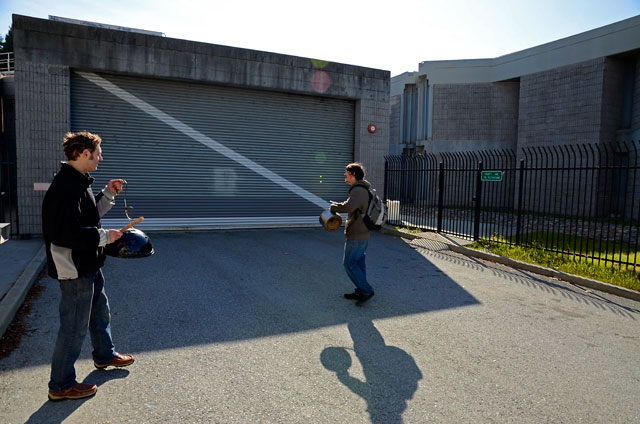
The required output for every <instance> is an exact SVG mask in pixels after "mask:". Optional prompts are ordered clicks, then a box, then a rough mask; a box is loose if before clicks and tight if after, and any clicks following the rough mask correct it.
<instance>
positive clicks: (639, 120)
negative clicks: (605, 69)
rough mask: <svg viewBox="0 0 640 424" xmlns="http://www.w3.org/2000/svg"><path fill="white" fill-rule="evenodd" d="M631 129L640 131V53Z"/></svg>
mask: <svg viewBox="0 0 640 424" xmlns="http://www.w3.org/2000/svg"><path fill="white" fill-rule="evenodd" d="M631 129H632V130H633V131H640V54H639V55H638V59H637V60H636V78H635V84H634V92H633V117H632V119H631ZM636 141H640V140H636Z"/></svg>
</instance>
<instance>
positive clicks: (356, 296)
mask: <svg viewBox="0 0 640 424" xmlns="http://www.w3.org/2000/svg"><path fill="white" fill-rule="evenodd" d="M361 297H362V295H361V294H360V293H356V292H353V293H345V294H344V298H345V299H352V300H360V298H361Z"/></svg>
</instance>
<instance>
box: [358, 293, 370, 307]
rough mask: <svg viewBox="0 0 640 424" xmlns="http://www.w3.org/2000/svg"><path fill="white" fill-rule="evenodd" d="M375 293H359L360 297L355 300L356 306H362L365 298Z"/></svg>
mask: <svg viewBox="0 0 640 424" xmlns="http://www.w3.org/2000/svg"><path fill="white" fill-rule="evenodd" d="M374 294H375V293H373V292H371V293H369V294H361V295H359V296H360V298H359V299H358V301H357V302H356V306H362V305H363V304H364V303H365V302H366V301H367V300H369V299H371V298H372V297H373V295H374Z"/></svg>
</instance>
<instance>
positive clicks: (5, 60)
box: [0, 52, 15, 74]
mask: <svg viewBox="0 0 640 424" xmlns="http://www.w3.org/2000/svg"><path fill="white" fill-rule="evenodd" d="M14 71H15V59H14V56H13V52H8V53H0V73H2V74H11V73H13V72H14Z"/></svg>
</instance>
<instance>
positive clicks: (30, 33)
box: [13, 15, 390, 233]
mask: <svg viewBox="0 0 640 424" xmlns="http://www.w3.org/2000/svg"><path fill="white" fill-rule="evenodd" d="M13 34H14V47H15V56H16V109H17V110H16V122H17V135H16V143H17V148H18V151H19V153H18V154H19V157H18V169H19V180H18V186H19V209H20V217H21V223H22V225H21V232H22V233H39V232H40V204H41V201H42V197H43V195H44V192H42V191H35V190H34V184H35V183H46V182H49V181H50V180H51V177H52V176H53V173H54V172H55V171H56V170H57V169H58V166H59V165H58V161H59V160H62V159H63V158H64V156H63V155H62V154H61V140H62V137H63V135H64V133H65V132H66V131H68V130H69V76H70V69H78V70H87V71H93V72H105V73H118V74H127V75H132V76H139V77H143V78H160V79H171V80H180V81H190V82H198V83H207V84H221V85H228V86H237V87H243V88H253V89H261V90H274V91H281V92H289V93H298V94H304V95H310V96H324V97H335V98H343V99H352V100H354V101H355V102H356V119H355V126H356V128H355V134H356V139H355V140H354V158H355V160H358V161H362V162H363V163H364V165H365V167H366V168H367V169H368V174H369V178H370V179H371V181H372V182H373V183H374V185H376V186H377V187H379V188H380V190H382V189H383V187H382V185H383V183H384V175H382V171H383V170H384V158H383V155H384V154H385V153H386V152H387V151H388V143H389V140H388V134H389V106H388V101H389V87H390V79H389V72H388V71H382V70H377V69H369V68H363V67H358V66H351V65H343V64H338V63H332V62H323V61H316V60H311V59H308V58H302V57H295V56H288V55H281V54H274V53H267V52H260V51H254V50H247V49H239V48H233V47H226V46H218V45H212V44H206V43H197V42H191V41H185V40H178V39H172V38H166V37H160V36H154V35H148V34H139V33H132V32H125V31H117V30H111V29H104V28H95V27H90V26H84V25H76V24H69V23H63V22H55V21H49V20H43V19H36V18H31V17H26V16H19V15H13ZM319 81H320V82H327V84H317V83H318V82H319ZM371 123H373V124H375V125H376V126H377V128H378V131H377V132H376V133H375V134H370V133H369V132H368V131H366V128H367V126H368V125H369V124H371Z"/></svg>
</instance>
